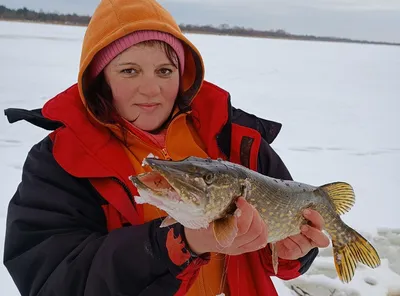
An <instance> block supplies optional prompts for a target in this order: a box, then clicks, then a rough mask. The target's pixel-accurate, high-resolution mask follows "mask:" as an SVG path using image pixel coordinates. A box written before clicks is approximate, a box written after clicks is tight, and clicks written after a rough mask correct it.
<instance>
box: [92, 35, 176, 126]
mask: <svg viewBox="0 0 400 296" xmlns="http://www.w3.org/2000/svg"><path fill="white" fill-rule="evenodd" d="M139 45H142V46H149V47H153V46H159V47H160V48H161V49H162V50H163V51H164V52H165V54H166V56H167V58H168V60H169V62H170V63H172V64H173V65H174V66H175V67H176V68H177V69H179V66H180V65H179V60H178V56H177V55H176V53H175V51H174V50H173V49H172V47H171V46H170V45H169V44H167V43H165V42H162V41H158V40H149V41H144V42H141V43H139ZM85 100H86V104H87V108H88V109H89V111H90V112H91V113H92V114H93V115H94V116H96V118H97V119H98V120H100V121H101V122H103V123H115V120H114V119H115V116H116V114H117V111H116V109H115V106H114V104H113V97H112V91H111V88H110V86H109V85H108V83H107V81H106V79H105V77H104V71H102V72H101V73H100V74H99V75H98V76H97V77H96V78H95V79H94V80H93V81H92V82H90V84H89V86H88V88H87V90H86V91H85ZM180 100H181V91H180V90H179V93H178V96H177V98H176V101H175V104H178V105H181V104H180V103H181V102H180Z"/></svg>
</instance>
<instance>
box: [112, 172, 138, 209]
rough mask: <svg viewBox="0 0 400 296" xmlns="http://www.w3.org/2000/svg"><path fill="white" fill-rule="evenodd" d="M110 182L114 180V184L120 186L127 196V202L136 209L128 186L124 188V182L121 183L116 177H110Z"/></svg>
mask: <svg viewBox="0 0 400 296" xmlns="http://www.w3.org/2000/svg"><path fill="white" fill-rule="evenodd" d="M111 179H112V180H114V181H115V182H117V183H118V184H119V185H121V186H122V188H123V189H124V191H125V193H126V194H127V195H128V197H129V200H130V201H131V203H132V205H133V206H134V208H135V209H136V203H135V199H134V197H133V194H132V192H131V191H130V190H129V188H128V186H126V184H125V183H124V182H122V181H121V180H120V179H118V178H117V177H111Z"/></svg>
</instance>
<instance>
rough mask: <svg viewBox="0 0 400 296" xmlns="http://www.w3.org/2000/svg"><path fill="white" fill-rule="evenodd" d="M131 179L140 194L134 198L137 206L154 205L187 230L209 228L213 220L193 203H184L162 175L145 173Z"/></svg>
mask: <svg viewBox="0 0 400 296" xmlns="http://www.w3.org/2000/svg"><path fill="white" fill-rule="evenodd" d="M129 179H130V180H131V182H132V183H133V184H134V185H135V186H136V188H137V191H138V194H139V196H135V197H134V199H135V202H136V203H137V204H146V203H147V204H150V205H153V206H155V207H157V208H159V209H161V210H163V211H165V212H166V213H167V214H168V215H169V216H170V217H172V218H173V219H175V220H176V221H177V222H179V223H180V224H182V225H183V226H185V227H187V228H191V229H200V228H207V227H208V226H209V224H210V222H211V220H210V219H209V218H208V216H207V215H205V214H204V211H203V209H201V208H199V207H196V206H195V205H194V204H193V203H186V202H184V201H183V200H182V199H181V197H180V195H179V194H178V192H177V191H176V190H175V188H174V187H173V186H171V184H169V183H168V181H167V180H166V179H165V178H164V177H163V176H162V175H161V174H160V173H158V172H149V173H143V174H140V175H138V176H131V177H129Z"/></svg>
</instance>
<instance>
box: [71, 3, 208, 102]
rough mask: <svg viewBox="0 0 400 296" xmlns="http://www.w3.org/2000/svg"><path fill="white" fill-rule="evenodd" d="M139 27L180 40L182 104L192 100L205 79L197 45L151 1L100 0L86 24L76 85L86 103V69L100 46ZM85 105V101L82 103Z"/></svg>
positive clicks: (168, 14) (170, 17)
mask: <svg viewBox="0 0 400 296" xmlns="http://www.w3.org/2000/svg"><path fill="white" fill-rule="evenodd" d="M138 30H157V31H162V32H165V33H169V34H172V35H174V36H175V37H177V38H178V39H180V40H181V41H182V43H183V45H184V48H185V69H184V74H183V77H182V80H181V81H182V82H181V88H182V91H183V97H184V101H185V103H191V101H192V99H193V97H194V96H195V95H196V94H197V92H198V91H199V89H200V87H201V85H202V82H203V79H204V64H203V60H202V57H201V55H200V53H199V51H198V50H197V48H196V47H195V46H194V45H193V44H192V43H191V42H190V41H189V40H188V39H186V37H185V36H184V35H183V34H182V32H181V30H180V28H179V26H178V25H177V23H176V22H175V20H174V19H173V17H172V16H171V15H170V13H169V12H168V11H166V10H165V9H164V8H163V7H162V6H161V5H160V4H158V3H157V2H156V1H154V0H102V1H101V2H100V4H99V6H98V7H97V9H96V10H95V12H94V14H93V16H92V18H91V21H90V23H89V25H88V28H87V31H86V34H85V37H84V40H83V47H82V54H81V61H80V68H79V75H78V87H79V93H80V96H81V98H82V100H83V103H84V104H85V95H84V94H85V89H86V79H85V75H86V69H87V68H88V66H89V64H90V62H91V61H92V59H93V57H94V56H95V55H96V53H98V52H99V51H100V50H101V49H102V48H104V47H106V46H107V45H109V44H110V43H112V42H113V41H115V40H117V39H118V38H121V37H123V36H125V35H127V34H129V33H132V32H134V31H138ZM85 105H86V104H85Z"/></svg>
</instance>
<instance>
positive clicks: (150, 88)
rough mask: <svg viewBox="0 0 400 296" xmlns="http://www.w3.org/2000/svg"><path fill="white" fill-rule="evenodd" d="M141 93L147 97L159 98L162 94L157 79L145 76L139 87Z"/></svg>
mask: <svg viewBox="0 0 400 296" xmlns="http://www.w3.org/2000/svg"><path fill="white" fill-rule="evenodd" d="M139 92H140V93H141V94H142V95H145V96H147V97H155V96H157V95H158V94H159V93H160V86H159V84H158V83H157V78H156V77H146V76H144V77H143V78H142V81H141V83H140V85H139Z"/></svg>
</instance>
